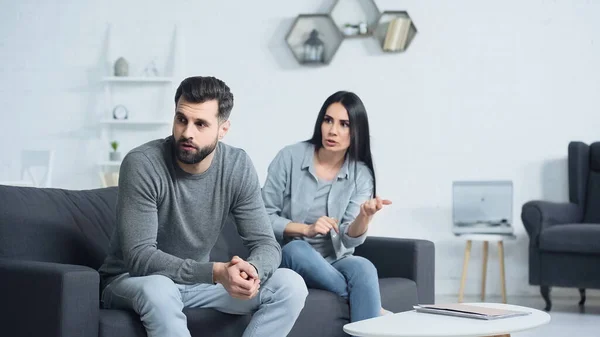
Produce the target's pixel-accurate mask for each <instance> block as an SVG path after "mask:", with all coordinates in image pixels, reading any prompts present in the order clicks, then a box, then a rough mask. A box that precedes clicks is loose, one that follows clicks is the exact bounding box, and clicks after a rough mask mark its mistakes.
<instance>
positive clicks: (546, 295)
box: [540, 286, 552, 311]
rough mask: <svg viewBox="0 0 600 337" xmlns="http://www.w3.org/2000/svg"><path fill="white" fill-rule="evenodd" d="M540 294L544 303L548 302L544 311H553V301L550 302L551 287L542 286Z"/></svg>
mask: <svg viewBox="0 0 600 337" xmlns="http://www.w3.org/2000/svg"><path fill="white" fill-rule="evenodd" d="M540 293H541V294H542V297H543V298H544V301H546V307H545V308H544V310H545V311H550V310H551V309H552V301H550V287H549V286H541V287H540Z"/></svg>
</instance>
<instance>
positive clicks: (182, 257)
mask: <svg viewBox="0 0 600 337" xmlns="http://www.w3.org/2000/svg"><path fill="white" fill-rule="evenodd" d="M172 144H173V138H172V137H168V138H165V139H160V140H154V141H151V142H149V143H146V144H144V145H142V146H140V147H137V148H135V149H133V150H132V151H130V152H129V153H128V154H127V155H126V156H125V158H124V159H123V162H122V164H121V170H120V174H119V196H118V201H117V226H116V229H115V231H114V233H113V235H112V237H111V242H110V250H109V253H108V256H107V258H106V259H105V261H104V264H103V265H102V266H101V267H100V270H99V271H100V274H101V276H102V280H103V284H104V285H105V284H106V283H107V282H110V280H111V279H112V278H113V277H114V276H116V275H120V274H122V273H129V274H130V275H131V276H146V275H164V276H166V277H168V278H170V279H172V280H173V281H174V282H175V283H180V284H195V283H212V281H213V273H212V270H213V263H212V262H210V261H209V254H210V251H211V249H212V248H213V246H214V245H215V243H216V241H217V239H218V237H219V234H220V232H221V229H222V228H223V226H224V224H225V221H226V220H227V218H228V216H229V215H230V214H231V215H233V218H234V219H235V223H236V226H237V230H238V232H239V234H240V236H241V237H242V240H243V241H244V243H245V245H246V247H248V248H249V250H250V256H249V257H248V259H247V261H248V262H250V263H251V264H252V265H254V266H255V267H256V269H257V270H258V275H259V277H260V279H261V280H262V281H263V282H264V280H265V279H266V278H268V277H269V276H270V275H271V274H272V273H273V272H274V271H275V269H276V268H277V267H278V266H279V263H280V261H281V247H280V246H279V244H278V243H277V241H276V240H275V237H274V234H273V229H272V228H271V225H270V222H269V218H268V216H267V213H266V211H265V208H264V205H263V201H262V197H261V190H260V184H259V181H258V176H257V174H256V170H255V168H254V166H253V164H252V162H251V160H250V158H249V157H248V155H247V154H246V152H244V151H243V150H241V149H238V148H235V147H232V146H229V145H226V144H223V143H221V142H219V143H218V145H217V147H216V149H215V151H216V152H215V156H214V158H213V161H212V164H211V165H210V167H209V168H208V170H206V171H205V172H204V173H201V174H189V173H186V172H185V171H183V170H182V169H181V168H180V167H179V165H178V164H177V163H176V161H175V157H174V155H173V149H172V146H173V145H172Z"/></svg>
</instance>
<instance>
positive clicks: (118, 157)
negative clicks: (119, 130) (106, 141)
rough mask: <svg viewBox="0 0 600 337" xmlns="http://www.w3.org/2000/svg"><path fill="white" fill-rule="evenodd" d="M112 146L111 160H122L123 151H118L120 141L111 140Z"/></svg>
mask: <svg viewBox="0 0 600 337" xmlns="http://www.w3.org/2000/svg"><path fill="white" fill-rule="evenodd" d="M110 147H112V149H113V151H112V152H110V153H109V159H110V160H111V161H119V160H121V152H118V151H117V149H118V148H119V142H117V141H112V142H110Z"/></svg>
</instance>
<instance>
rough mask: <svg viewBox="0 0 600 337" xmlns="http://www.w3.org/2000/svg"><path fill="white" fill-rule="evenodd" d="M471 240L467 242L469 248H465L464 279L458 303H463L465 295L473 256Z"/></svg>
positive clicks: (461, 283)
mask: <svg viewBox="0 0 600 337" xmlns="http://www.w3.org/2000/svg"><path fill="white" fill-rule="evenodd" d="M471 244H472V242H471V240H467V246H466V247H465V258H464V260H463V270H462V277H461V279H460V291H459V292H458V302H459V303H460V302H462V301H463V295H464V293H465V282H466V280H467V266H468V265H469V257H470V256H471Z"/></svg>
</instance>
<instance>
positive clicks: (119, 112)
mask: <svg viewBox="0 0 600 337" xmlns="http://www.w3.org/2000/svg"><path fill="white" fill-rule="evenodd" d="M128 117H129V111H128V110H127V108H126V107H125V106H124V105H120V104H119V105H117V106H116V107H115V108H114V109H113V118H114V119H117V120H125V119H127V118H128Z"/></svg>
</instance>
